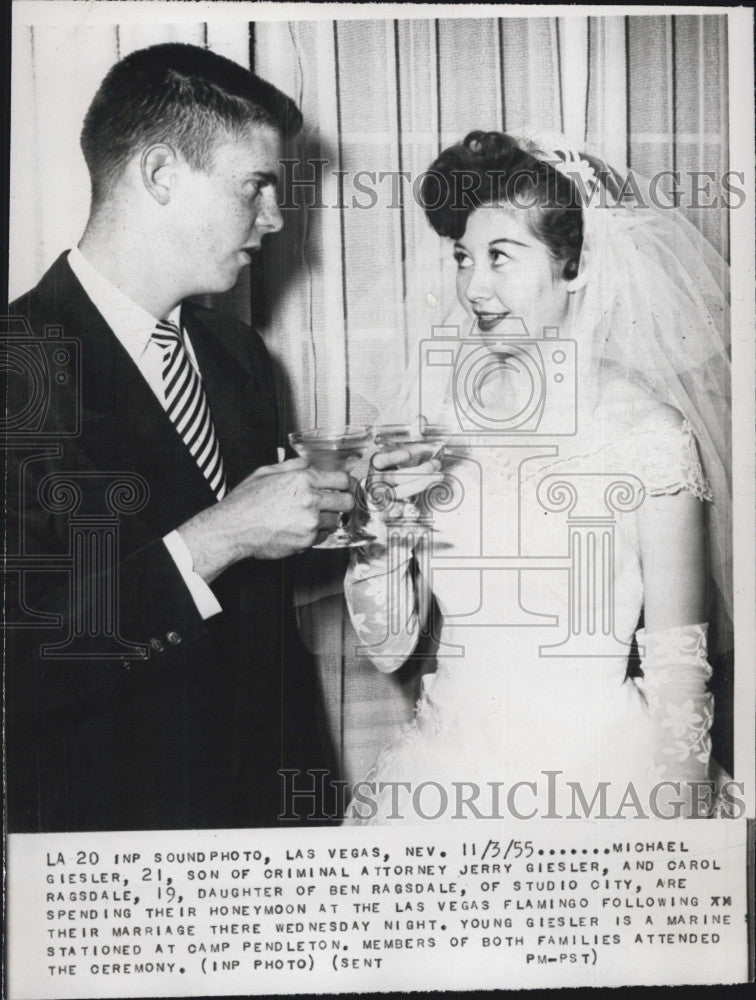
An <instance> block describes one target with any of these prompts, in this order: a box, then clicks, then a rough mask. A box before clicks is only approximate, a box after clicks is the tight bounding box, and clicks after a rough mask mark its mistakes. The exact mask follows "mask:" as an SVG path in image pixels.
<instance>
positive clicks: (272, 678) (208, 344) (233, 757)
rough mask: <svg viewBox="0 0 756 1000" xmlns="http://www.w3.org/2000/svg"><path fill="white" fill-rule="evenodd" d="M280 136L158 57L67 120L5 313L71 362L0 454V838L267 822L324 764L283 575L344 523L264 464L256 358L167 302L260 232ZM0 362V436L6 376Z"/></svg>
mask: <svg viewBox="0 0 756 1000" xmlns="http://www.w3.org/2000/svg"><path fill="white" fill-rule="evenodd" d="M301 123H302V118H301V115H300V113H299V111H298V109H297V108H296V107H295V106H294V104H293V103H292V102H291V101H290V100H289V99H288V98H287V97H285V96H284V95H283V94H281V93H280V92H279V91H277V90H276V89H275V88H274V87H272V86H271V85H270V84H268V83H266V82H265V81H263V80H261V79H259V78H258V77H256V76H254V75H253V74H251V73H249V72H248V71H246V70H244V69H243V68H242V67H240V66H238V65H236V64H235V63H232V62H230V61H229V60H226V59H224V58H222V57H220V56H218V55H216V54H214V53H212V52H208V51H205V50H202V49H199V48H195V47H193V46H186V45H174V44H168V45H158V46H154V47H152V48H149V49H145V50H142V51H138V52H135V53H132V54H131V55H129V56H127V57H126V58H125V59H123V60H122V61H121V62H119V63H118V64H117V65H116V66H114V67H113V68H112V69H111V70H110V72H109V73H108V75H107V76H106V78H105V80H104V81H103V83H102V84H101V86H100V89H99V90H98V92H97V94H96V95H95V97H94V100H93V101H92V104H91V106H90V108H89V111H88V112H87V115H86V119H85V122H84V128H83V131H82V136H81V144H82V149H83V152H84V156H85V159H86V162H87V166H88V169H89V173H90V178H91V186H92V203H91V211H90V217H89V220H88V223H87V226H86V230H85V232H84V235H83V237H82V239H81V241H80V243H79V245H78V247H77V248H74V249H73V250H71V251H70V253H64V254H63V255H62V256H61V257H59V258H58V260H57V261H56V262H55V263H54V264H53V266H52V267H51V268H50V270H49V271H48V272H47V274H45V276H44V277H43V278H42V280H41V281H40V283H39V284H38V285H37V287H36V288H34V289H33V290H32V291H31V292H29V293H28V294H26V295H24V296H22V297H21V298H19V299H18V300H17V301H16V302H14V303H12V304H11V306H10V308H9V313H10V315H11V316H12V317H22V318H23V319H24V321H25V322H27V323H28V326H27V328H26V329H27V331H29V330H30V331H31V332H30V333H27V336H30V337H31V338H33V343H35V344H37V345H40V344H43V346H44V348H45V350H46V351H47V353H46V354H45V358H47V359H48V360H50V359H53V358H55V359H58V361H60V359H61V358H63V359H65V357H66V356H67V355H66V352H65V350H64V351H63V353H62V354H61V353H60V351H57V349H56V348H55V344H54V343H53V342H52V341H51V340H50V337H51V336H53V337H58V338H61V335H62V339H60V343H61V344H62V345H64V346H65V344H67V343H69V342H74V343H78V346H77V347H76V349H75V350H74V349H73V348H71V351H70V353H72V354H74V355H78V363H79V368H78V370H74V369H71V370H70V371H69V370H68V369H66V370H65V371H64V373H63V374H61V373H60V371H59V370H58V367H56V365H57V364H58V362H57V361H53V360H50V365H51V367H50V372H51V374H50V378H49V386H48V387H47V390H46V391H47V393H48V397H49V399H48V401H47V403H46V405H47V407H48V410H47V411H46V413H45V415H44V420H43V421H42V422H41V423H40V422H38V425H37V426H36V427H35V431H34V434H32V435H30V436H29V439H28V441H27V442H25V441H24V439H23V435H21V438H20V439H19V438H18V436H16V437H15V438H14V437H13V435H11V438H12V440H11V445H10V446H9V447H8V457H9V461H8V479H7V484H6V497H7V506H8V529H7V552H8V553H9V555H12V556H14V557H16V562H15V563H14V562H13V560H11V565H12V566H16V568H17V569H16V572H15V573H10V574H9V580H10V587H9V592H8V593H9V600H8V608H9V618H10V621H11V626H12V625H13V624H16V625H17V626H18V627H9V628H8V632H7V634H8V639H9V649H8V662H7V670H6V680H7V683H6V698H7V771H8V785H7V807H8V819H9V828H10V830H11V831H37V830H39V831H53V830H54V831H58V830H86V829H120V828H125V829H142V828H144V829H159V828H168V829H170V828H193V827H237V826H255V825H271V824H274V823H275V822H276V817H277V816H278V815H279V813H280V812H281V810H282V803H281V788H282V782H281V778H280V776H279V775H278V770H279V768H281V767H300V768H307V767H312V766H320V765H323V764H324V763H325V761H326V757H325V754H324V752H323V748H322V746H321V743H320V741H319V739H318V736H317V732H316V715H317V703H318V691H317V685H316V681H315V677H314V673H313V669H312V664H311V663H310V662H309V660H308V658H307V655H306V654H305V651H304V649H303V647H302V646H301V644H300V642H299V640H298V638H297V634H296V627H295V623H294V617H293V612H292V606H291V602H290V600H289V597H288V592H287V579H286V571H287V563H286V561H285V560H286V557H287V556H290V555H292V554H293V553H295V552H298V551H301V550H303V549H306V548H307V547H309V546H310V545H312V543H313V541H314V540H315V538H316V535H317V531H318V529H319V527H321V526H324V525H326V526H327V525H328V524H329V522H331V523H332V522H333V521H334V520H335V517H336V515H337V514H338V513H339V512H344V511H348V510H350V509H351V507H352V503H353V501H352V497H351V494H350V493H349V491H348V480H347V477H346V476H345V475H343V474H341V473H322V474H316V473H315V472H314V471H311V470H309V469H308V468H307V467H306V464H305V463H304V462H303V461H302V460H301V459H293V460H289V461H284V462H281V463H280V464H277V445H278V444H279V443H280V441H279V428H278V422H277V408H276V398H275V387H274V381H273V374H272V369H271V362H270V359H269V357H268V354H267V352H266V350H265V347H264V345H263V342H262V340H261V339H260V337H259V336H258V335H257V334H256V333H254V332H253V331H252V330H251V329H249V328H248V327H247V326H245V325H244V324H242V323H241V322H238V321H236V320H234V319H230V318H229V317H226V316H220V315H219V314H217V313H215V312H213V311H210V310H208V309H204V308H200V307H198V306H196V305H190V304H189V303H187V302H186V301H185V300H186V298H187V296H191V295H197V294H201V293H213V292H222V291H225V290H227V289H229V288H231V287H232V286H233V285H234V283H235V282H236V280H237V277H238V275H239V272H240V270H241V268H242V267H243V266H244V265H245V264H247V263H248V262H249V260H250V258H251V257H252V255H254V254H256V253H258V252H259V250H260V245H261V242H262V239H263V237H264V236H265V235H266V234H268V233H272V232H276V231H277V230H279V229H280V228H281V226H282V219H281V215H280V213H279V209H278V204H277V200H276V175H277V171H278V164H279V158H280V147H281V142H282V140H283V139H284V138H286V137H287V136H289V135H292V134H295V133H296V132H297V131H298V130H299V129H300V127H301ZM56 328H57V333H53V334H51V333H50V331H51V329H52V330H53V331H55V330H56ZM43 342H44V343H43ZM56 343H57V341H56ZM40 349H41V348H40ZM51 349H53V350H52V353H50V350H51ZM56 351H57V353H56ZM61 365H62V367H63V368H64V369H65V365H64V364H63V362H61ZM59 367H60V366H59ZM8 368H9V370H10V371H11V377H10V380H9V385H8V387H7V388H8V396H9V408H8V414H9V415H10V416H9V426H11V428H12V427H13V426H14V415H16V416H17V417H18V420H16V425H18V426H21V425H22V424H23V421H22V420H21V423H20V424H19V420H20V419H21V417H22V416H23V415H24V414H25V413H27V410H26V409H25V406H26V405H27V404H26V395H25V394H28V384H27V381H26V379H25V377H22V374H20V372H19V370H18V369H17V368H16V369H14V366H13V364H10V365H9V366H8ZM56 372H57V374H55V373H56ZM77 415H78V416H77ZM77 420H78V423H77ZM71 426H75V427H76V428H77V429H76V431H75V433H72V432H71V431H70V428H71ZM25 445H28V447H25ZM47 445H49V446H47ZM119 484H120V485H119ZM124 484H125V485H124ZM119 491H120V492H119ZM72 497H73V498H74V499H73V501H72V503H71V504H69V503H68V502H67V501H68V500H69V499H71V498H72ZM114 509H115V510H117V511H119V512H120V513H119V516H118V522H117V532H115V533H113V532H112V531H111V533H110V535H108V533H107V531H105V534H104V535H103V534H102V531H101V529H100V528H98V525H101V524H102V523H103V517H105V520H106V521H107V515H108V513H110V518H111V522H112V519H113V516H112V511H113V510H114ZM111 527H112V525H111ZM98 531H101V534H100V535H98V534H97V533H98ZM87 532H89V533H87ZM105 536H107V537H108V538H109V539H110V542H109V543H108V544H110V546H111V547H110V549H109V550H108V549H107V547H103V546H102V545H100V542H101V540H102V538H103V537H105ZM83 538H85V539H87V541H84V542H82V539H83ZM98 539H99V541H98ZM114 539H115V541H114ZM116 544H117V550H116V548H115V545H116ZM98 546H99V547H98ZM108 552H110V553H111V555H108ZM115 560H117V565H114V562H115ZM115 588H117V589H115ZM13 592H15V594H16V600H15V601H14V600H13ZM113 595H115V597H114V596H113ZM40 623H41V624H40ZM56 623H57V624H56Z"/></svg>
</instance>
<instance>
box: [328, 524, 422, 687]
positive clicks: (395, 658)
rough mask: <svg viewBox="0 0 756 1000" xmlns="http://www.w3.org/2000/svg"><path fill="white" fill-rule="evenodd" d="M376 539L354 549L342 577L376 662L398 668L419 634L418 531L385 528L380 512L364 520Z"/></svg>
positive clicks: (365, 643) (387, 668)
mask: <svg viewBox="0 0 756 1000" xmlns="http://www.w3.org/2000/svg"><path fill="white" fill-rule="evenodd" d="M366 527H367V530H368V531H370V532H371V533H372V534H375V535H376V536H378V539H377V541H376V542H374V543H372V544H371V545H368V546H366V547H364V548H359V549H354V550H353V551H352V556H351V559H350V563H349V568H348V569H347V572H346V577H345V579H344V595H345V597H346V602H347V607H348V609H349V617H350V618H351V620H352V625H353V626H354V629H355V631H356V633H357V635H358V637H359V639H360V641H361V642H362V643H363V646H364V647H365V652H366V653H367V655H368V656H369V657H370V659H371V660H372V661H373V663H374V664H375V666H376V667H377V668H378V669H379V670H381V671H383V672H384V673H390V672H391V671H394V670H397V669H398V668H399V667H400V666H401V665H402V664H403V663H404V662H405V660H406V659H407V658H408V657H409V656H410V655H411V654H412V652H413V650H414V648H415V646H416V645H417V640H418V636H419V631H420V627H419V615H418V607H417V605H418V601H417V595H416V593H415V585H414V581H413V578H412V573H411V563H412V552H413V547H414V544H415V542H416V541H417V538H416V536H414V535H404V536H403V535H402V534H401V533H399V532H391V533H389V532H387V530H386V525H385V524H384V523H383V522H382V521H381V520H380V518H378V517H377V516H376V515H374V516H373V519H372V520H371V521H370V522H368V524H367V525H366Z"/></svg>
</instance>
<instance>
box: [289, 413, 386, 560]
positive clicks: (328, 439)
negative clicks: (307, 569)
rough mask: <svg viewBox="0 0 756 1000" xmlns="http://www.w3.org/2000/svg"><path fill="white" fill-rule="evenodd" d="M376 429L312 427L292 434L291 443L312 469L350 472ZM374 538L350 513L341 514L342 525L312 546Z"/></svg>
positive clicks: (351, 543) (327, 546)
mask: <svg viewBox="0 0 756 1000" xmlns="http://www.w3.org/2000/svg"><path fill="white" fill-rule="evenodd" d="M372 437H373V430H372V428H371V427H368V426H367V424H348V425H346V426H344V427H313V428H311V429H310V430H306V431H295V432H294V433H292V434H289V444H290V445H291V446H292V448H293V449H294V451H296V453H297V454H298V455H300V456H301V457H302V458H305V459H307V461H308V463H309V464H310V466H311V467H312V468H313V469H317V470H319V471H320V472H350V471H351V470H352V469H353V468H354V466H355V465H356V463H357V462H358V461H359V459H360V458H362V455H363V454H364V452H365V448H366V447H367V445H368V444H370V442H371V440H372ZM372 541H375V535H370V534H368V533H367V532H366V531H363V529H362V528H361V527H359V526H358V525H357V524H356V523H355V521H354V519H351V518H350V517H349V515H348V514H339V526H338V527H337V528H336V529H335V530H334V531H332V532H330V533H329V534H328V535H327V536H326V537H325V538H324V539H322V540H321V541H320V542H318V543H317V544H316V545H313V548H315V549H344V548H353V547H355V546H358V545H367V544H368V543H369V542H372Z"/></svg>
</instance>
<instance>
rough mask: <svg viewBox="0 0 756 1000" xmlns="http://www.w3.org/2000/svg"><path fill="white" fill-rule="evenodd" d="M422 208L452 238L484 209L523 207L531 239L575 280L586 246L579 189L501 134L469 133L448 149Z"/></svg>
mask: <svg viewBox="0 0 756 1000" xmlns="http://www.w3.org/2000/svg"><path fill="white" fill-rule="evenodd" d="M420 203H421V204H422V206H423V208H424V210H425V214H426V216H427V217H428V221H429V222H430V224H431V225H432V226H433V228H434V229H435V230H436V232H437V233H438V234H439V235H440V236H449V237H451V238H452V239H459V238H460V237H461V236H462V235H463V234H464V232H465V229H466V228H467V220H468V218H469V216H470V214H471V213H472V212H474V211H475V209H476V208H480V206H481V205H499V204H510V205H514V206H515V207H517V208H523V209H525V215H524V218H525V219H527V225H528V226H529V227H530V229H531V231H532V233H533V235H534V236H535V237H536V239H538V240H540V241H541V243H543V244H545V245H546V247H547V248H548V250H549V253H550V254H551V256H552V258H553V259H554V261H555V262H557V263H558V264H560V265H561V271H560V274H561V277H562V278H564V279H565V280H569V279H571V278H574V277H576V276H577V273H578V266H579V263H580V252H581V250H582V246H583V211H582V207H581V203H580V195H579V193H578V191H577V189H576V188H575V186H574V184H573V183H572V181H571V180H570V179H569V178H568V177H565V176H564V174H561V173H559V171H558V170H555V169H554V167H552V166H551V165H550V164H548V163H544V161H543V160H539V159H537V158H536V157H535V156H533V155H532V154H531V153H528V152H526V151H525V150H523V149H521V148H520V147H519V146H518V145H517V143H516V141H515V140H514V139H513V138H512V137H511V136H509V135H505V134H504V133H503V132H480V131H476V132H470V134H469V135H467V136H466V137H465V138H464V139H463V141H462V142H458V143H456V144H455V145H453V146H449V148H448V149H445V150H444V151H443V152H442V153H441V154H440V155H439V157H438V158H437V159H436V160H435V161H434V163H433V164H432V165H431V166H430V167H429V168H428V171H427V173H426V175H425V177H424V178H423V182H422V184H421V186H420Z"/></svg>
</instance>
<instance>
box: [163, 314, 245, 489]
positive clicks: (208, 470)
mask: <svg viewBox="0 0 756 1000" xmlns="http://www.w3.org/2000/svg"><path fill="white" fill-rule="evenodd" d="M152 339H153V340H154V341H155V343H156V344H157V345H158V346H159V347H160V349H161V350H162V352H163V388H164V390H165V404H166V409H167V412H168V416H169V417H170V418H171V421H172V422H173V425H174V427H175V428H176V430H177V431H178V432H179V434H180V435H181V437H182V439H183V441H184V443H185V444H186V446H187V448H188V449H189V451H190V452H191V454H192V457H193V458H194V460H195V461H196V463H197V465H198V466H199V467H200V471H201V472H202V474H203V476H204V477H205V479H207V481H208V483H209V484H210V489H211V490H212V491H213V493H215V495H216V496H217V498H218V499H219V500H222V499H223V497H224V496H225V495H226V490H227V486H226V473H225V470H224V468H223V457H222V456H221V453H220V445H219V443H218V436H217V434H216V433H215V426H214V424H213V418H212V416H211V415H210V407H209V405H208V402H207V397H206V396H205V390H204V389H203V387H202V380H201V379H200V377H199V375H198V373H197V371H196V369H195V367H194V365H193V364H192V362H191V361H190V360H189V355H188V354H187V351H186V347H185V346H184V338H183V336H182V334H181V332H180V330H179V328H178V327H177V326H176V324H175V323H170V322H159V323H158V324H157V328H156V329H155V331H154V333H153V334H152Z"/></svg>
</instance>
